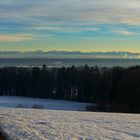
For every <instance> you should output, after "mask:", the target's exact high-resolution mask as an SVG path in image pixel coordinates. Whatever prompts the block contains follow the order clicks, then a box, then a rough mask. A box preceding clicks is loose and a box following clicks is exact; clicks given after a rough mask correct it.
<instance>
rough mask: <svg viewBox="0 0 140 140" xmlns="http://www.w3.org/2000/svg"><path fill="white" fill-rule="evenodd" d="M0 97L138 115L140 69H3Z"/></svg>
mask: <svg viewBox="0 0 140 140" xmlns="http://www.w3.org/2000/svg"><path fill="white" fill-rule="evenodd" d="M0 95H4V96H23V97H36V98H49V99H61V100H72V101H79V102H89V103H96V104H97V109H98V111H106V112H126V113H127V112H130V113H140V66H131V67H128V68H124V67H112V68H107V67H103V68H99V67H97V66H94V67H90V66H88V65H85V66H79V67H75V66H71V67H61V68H49V67H47V66H46V65H43V66H42V67H2V68H0ZM93 111H94V109H93Z"/></svg>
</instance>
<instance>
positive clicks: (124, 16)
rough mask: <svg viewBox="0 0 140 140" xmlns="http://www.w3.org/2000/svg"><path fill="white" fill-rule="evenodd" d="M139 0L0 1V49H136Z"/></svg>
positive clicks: (139, 35)
mask: <svg viewBox="0 0 140 140" xmlns="http://www.w3.org/2000/svg"><path fill="white" fill-rule="evenodd" d="M139 13H140V0H117V1H114V0H3V1H0V51H9V50H10V51H15V50H16V51H17V50H18V51H35V50H43V51H50V50H65V51H83V52H90V51H131V52H140V14H139Z"/></svg>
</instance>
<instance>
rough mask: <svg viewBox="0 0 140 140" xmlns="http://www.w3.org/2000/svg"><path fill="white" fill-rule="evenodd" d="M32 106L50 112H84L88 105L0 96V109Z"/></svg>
mask: <svg viewBox="0 0 140 140" xmlns="http://www.w3.org/2000/svg"><path fill="white" fill-rule="evenodd" d="M34 105H41V106H42V107H43V108H44V109H51V110H72V111H75V110H77V111H84V110H86V106H87V105H89V104H88V103H80V102H72V101H63V100H51V99H38V98H26V97H11V96H0V108H7V107H8V108H15V107H18V106H23V107H27V108H32V106H34Z"/></svg>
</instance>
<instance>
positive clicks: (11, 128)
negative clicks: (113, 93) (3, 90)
mask: <svg viewBox="0 0 140 140" xmlns="http://www.w3.org/2000/svg"><path fill="white" fill-rule="evenodd" d="M18 104H23V105H26V107H32V105H34V104H40V105H43V107H44V108H46V109H40V110H39V109H29V108H28V109H21V108H14V107H16V106H17V105H18ZM86 105H87V104H86V103H76V102H69V101H58V100H43V99H34V98H23V97H6V96H1V97H0V106H1V107H0V130H2V131H3V132H4V133H5V134H6V135H7V138H8V139H10V140H140V115H138V114H116V113H96V112H95V113H94V112H86V111H84V110H85V107H86ZM68 110H69V111H68ZM70 110H73V111H70ZM76 110H83V111H76Z"/></svg>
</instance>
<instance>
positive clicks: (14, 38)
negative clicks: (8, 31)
mask: <svg viewBox="0 0 140 140" xmlns="http://www.w3.org/2000/svg"><path fill="white" fill-rule="evenodd" d="M30 39H32V35H30V34H16V35H2V34H0V42H20V41H25V40H30Z"/></svg>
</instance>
